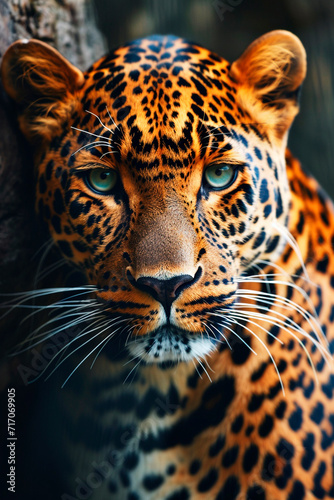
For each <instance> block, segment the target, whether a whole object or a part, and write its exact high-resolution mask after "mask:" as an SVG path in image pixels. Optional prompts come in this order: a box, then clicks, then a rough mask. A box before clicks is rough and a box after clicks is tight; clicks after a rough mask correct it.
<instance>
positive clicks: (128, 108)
mask: <svg viewBox="0 0 334 500" xmlns="http://www.w3.org/2000/svg"><path fill="white" fill-rule="evenodd" d="M249 57H253V59H254V57H255V56H254V54H253V55H252V54H250V55H248V56H247V53H246V55H244V56H243V58H240V60H238V61H237V63H234V64H233V65H232V66H231V65H230V64H229V63H228V62H227V61H225V60H224V59H221V58H220V57H218V56H217V55H215V54H213V53H211V52H209V51H208V50H206V49H203V48H201V47H198V46H196V45H193V44H189V43H187V42H185V41H184V40H181V39H177V38H173V37H158V38H157V37H155V38H151V39H145V40H141V41H139V42H135V43H133V44H130V45H126V46H124V47H121V48H120V49H118V50H116V51H115V52H113V53H112V54H111V55H109V56H108V57H106V58H103V59H101V60H100V61H98V62H97V63H96V64H94V65H93V67H92V68H91V69H90V70H89V71H88V72H87V73H86V74H85V75H84V78H81V77H79V76H78V75H76V78H77V80H78V84H77V85H76V87H75V88H74V89H73V90H72V91H71V92H70V95H66V99H63V102H58V104H57V108H55V111H53V109H52V108H51V107H50V109H51V111H50V115H49V116H48V118H46V119H44V122H42V121H41V119H40V112H39V118H38V119H39V122H38V123H39V126H40V127H42V126H43V127H44V128H45V130H47V132H45V140H44V141H43V143H42V145H41V146H39V147H38V156H37V158H38V161H37V204H36V206H37V210H38V212H39V213H40V214H41V215H42V217H43V218H44V220H46V221H47V223H48V226H49V230H50V233H51V235H52V237H53V239H54V240H55V242H56V244H57V245H58V247H59V249H60V250H61V252H62V254H63V256H64V257H65V259H67V260H69V261H71V262H72V263H73V264H74V265H76V266H79V267H80V268H81V269H82V270H83V271H84V273H85V274H86V276H87V280H88V282H89V283H90V284H93V285H95V286H96V297H97V300H98V301H100V302H102V303H103V305H104V310H105V313H106V314H108V315H110V316H111V317H113V318H115V320H116V319H117V320H118V321H119V320H120V318H121V320H123V319H124V323H123V326H121V327H119V328H118V330H119V335H120V336H123V340H124V343H126V345H127V347H128V349H129V351H130V353H131V355H132V356H135V357H141V358H143V359H144V360H146V361H148V362H151V361H152V362H153V361H157V362H161V361H169V360H172V361H180V360H190V359H193V358H197V357H202V356H204V355H206V354H207V353H209V352H210V351H211V350H213V349H215V348H216V346H217V343H218V345H219V343H220V342H223V341H224V339H225V337H228V330H229V323H228V322H227V321H226V322H224V319H222V316H223V311H224V309H226V308H227V309H228V308H229V307H231V305H232V304H233V303H235V301H237V300H239V298H240V297H238V289H239V278H240V276H241V275H242V274H243V273H247V270H248V269H250V268H251V267H252V266H253V268H254V266H261V265H262V264H263V262H264V261H268V260H273V259H275V258H276V257H277V255H278V254H279V253H280V252H281V251H282V249H283V246H284V244H285V240H284V238H283V237H282V232H281V231H279V229H278V227H280V226H285V225H286V223H287V218H288V209H289V195H288V192H289V191H288V185H287V179H286V174H285V163H284V151H285V145H286V134H287V130H288V128H289V125H290V123H291V121H292V118H293V116H294V114H295V113H296V109H297V108H296V102H295V96H294V95H293V94H294V91H295V90H296V88H297V87H299V84H298V85H297V84H296V82H295V81H294V82H293V83H294V85H293V87H294V88H290V87H289V89H288V90H289V92H287V89H286V88H284V85H282V82H280V83H279V84H278V87H277V91H276V94H275V92H274V94H273V79H272V78H270V77H268V75H266V76H263V75H262V76H261V75H259V76H258V78H259V82H258V83H259V84H258V85H255V84H254V83H253V82H251V77H253V78H255V76H254V75H253V73H250V76H249V78H248V80H247V78H246V77H245V78H246V80H244V79H243V78H242V77H240V74H245V75H246V76H247V71H248V70H247V68H248V66H249V64H248V63H249ZM63 64H64V63H63ZM292 66H293V65H292V64H291V67H292ZM71 69H72V68H71ZM77 71H78V70H77ZM249 71H251V70H249ZM256 71H257V72H259V70H258V69H257V70H256ZM291 71H292V69H291ZM294 71H295V70H294ZM260 77H261V78H262V80H261V78H260ZM266 78H267V79H268V81H267V80H266ZM266 85H267V86H269V87H270V91H268V92H267V94H265V93H264V91H263V88H265V86H266ZM290 86H291V84H290ZM274 90H275V89H274ZM292 91H293V92H292ZM259 92H260V93H261V96H260V94H259ZM67 93H68V89H67ZM264 94H265V96H264ZM287 94H289V97H286V95H287ZM273 95H274V97H273ZM291 95H292V97H291ZM265 97H266V98H265ZM266 99H267V100H266ZM57 113H58V114H57ZM54 116H55V117H56V118H54ZM48 120H49V121H48ZM52 120H53V121H57V126H55V124H54V123H53V124H52V123H51V122H50V121H52ZM36 123H37V120H36ZM22 127H23V128H24V127H27V125H24V124H23V125H22ZM32 128H33V127H31V129H32ZM35 128H36V125H35ZM34 133H35V131H34ZM27 135H29V132H28V133H27ZM46 136H47V137H46ZM119 324H120V325H121V324H122V323H121V321H119ZM124 325H125V326H124Z"/></svg>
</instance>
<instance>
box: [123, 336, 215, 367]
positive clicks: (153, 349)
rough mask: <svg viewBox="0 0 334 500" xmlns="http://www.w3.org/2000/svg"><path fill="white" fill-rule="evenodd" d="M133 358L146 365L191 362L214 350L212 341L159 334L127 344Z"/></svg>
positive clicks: (202, 338)
mask: <svg viewBox="0 0 334 500" xmlns="http://www.w3.org/2000/svg"><path fill="white" fill-rule="evenodd" d="M127 347H128V350H129V353H130V355H131V357H133V358H141V359H142V360H143V361H145V362H146V363H163V362H165V361H174V362H181V361H191V360H196V359H203V358H204V357H205V356H206V355H207V354H209V353H210V352H212V351H214V350H215V349H216V346H215V343H214V341H213V339H210V338H205V337H200V336H197V335H194V336H191V337H190V336H186V337H185V336H181V335H173V334H168V333H167V334H166V332H164V333H159V334H157V335H155V336H154V338H152V337H141V338H137V339H135V340H133V341H131V342H130V343H129V344H128V346H127Z"/></svg>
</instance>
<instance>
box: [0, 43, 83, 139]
mask: <svg viewBox="0 0 334 500" xmlns="http://www.w3.org/2000/svg"><path fill="white" fill-rule="evenodd" d="M1 79H2V84H3V86H4V89H5V91H6V92H7V94H8V95H9V96H10V97H11V98H12V99H14V101H15V102H16V103H17V105H18V112H19V122H20V126H21V129H22V132H23V133H24V134H25V135H26V137H27V138H28V139H29V140H32V141H33V140H34V139H35V138H39V140H40V139H41V136H42V137H43V138H45V139H50V138H51V136H52V134H53V133H54V131H55V129H56V128H57V126H58V127H59V125H61V122H62V120H63V118H64V117H65V115H66V109H68V106H69V103H70V101H71V99H72V100H73V97H74V95H75V93H76V91H77V90H78V89H79V88H80V87H82V85H83V83H84V75H83V73H82V72H81V71H80V70H79V69H78V68H76V67H75V66H73V65H72V64H71V63H70V62H69V61H67V59H65V57H63V56H62V55H61V54H60V53H59V52H58V51H57V50H55V49H54V48H52V47H51V46H49V45H48V44H46V43H44V42H41V41H39V40H34V39H31V40H18V41H17V42H14V43H13V44H12V45H11V46H10V47H9V48H8V50H7V51H6V52H5V54H4V56H3V60H2V64H1Z"/></svg>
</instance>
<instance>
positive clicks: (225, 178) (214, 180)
mask: <svg viewBox="0 0 334 500" xmlns="http://www.w3.org/2000/svg"><path fill="white" fill-rule="evenodd" d="M204 176H205V180H206V182H207V183H208V184H209V185H210V186H211V187H212V188H214V189H223V188H227V187H229V186H230V185H231V184H232V183H233V182H234V181H235V179H236V170H235V169H234V168H232V167H231V166H230V165H224V164H222V165H218V164H216V165H211V166H210V167H208V168H207V169H206V170H205V172H204Z"/></svg>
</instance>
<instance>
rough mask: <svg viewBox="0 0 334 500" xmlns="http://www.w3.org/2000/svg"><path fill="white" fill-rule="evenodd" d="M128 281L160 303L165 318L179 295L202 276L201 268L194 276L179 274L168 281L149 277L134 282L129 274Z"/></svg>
mask: <svg viewBox="0 0 334 500" xmlns="http://www.w3.org/2000/svg"><path fill="white" fill-rule="evenodd" d="M129 274H130V276H131V278H130V277H129V281H130V282H132V284H133V285H134V286H136V288H138V289H139V290H142V291H143V292H146V293H149V294H150V295H151V296H152V297H154V298H155V299H156V300H157V301H158V302H160V303H161V304H162V305H163V307H164V309H165V311H166V315H167V317H168V316H169V314H170V309H171V305H172V302H173V301H174V300H175V299H176V298H177V297H178V296H179V295H180V293H181V292H182V291H183V290H185V289H186V288H188V287H190V286H191V285H193V284H194V283H195V282H196V281H198V279H199V278H200V276H201V274H202V270H201V268H199V269H198V270H197V272H196V273H195V275H194V276H191V275H190V274H181V275H179V276H174V277H173V278H169V279H158V278H153V277H151V276H142V277H140V278H138V279H137V280H135V279H134V278H133V276H132V275H131V273H129Z"/></svg>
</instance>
